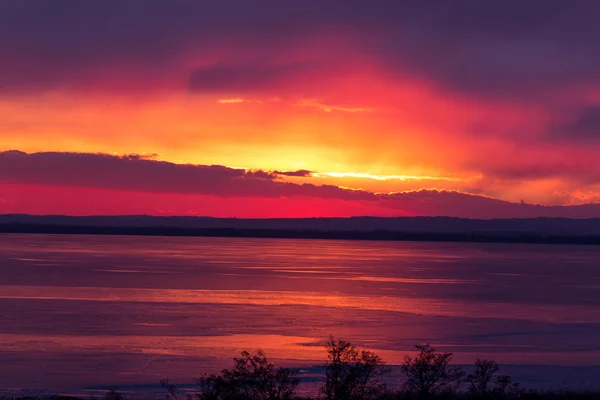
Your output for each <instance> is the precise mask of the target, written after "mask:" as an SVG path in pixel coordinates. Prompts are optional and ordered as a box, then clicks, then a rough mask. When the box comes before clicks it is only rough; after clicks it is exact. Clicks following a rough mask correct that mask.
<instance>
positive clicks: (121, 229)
mask: <svg viewBox="0 0 600 400" xmlns="http://www.w3.org/2000/svg"><path fill="white" fill-rule="evenodd" d="M0 233H3V234H56V235H110V236H113V235H123V236H175V237H222V238H260V239H321V240H364V241H410V242H453V243H507V244H564V245H588V246H599V245H600V235H557V234H540V233H507V232H410V231H391V230H370V231H365V230H344V231H342V230H317V229H269V228H262V229H261V228H193V227H163V226H84V225H58V224H28V223H0Z"/></svg>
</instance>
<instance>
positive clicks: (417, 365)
mask: <svg viewBox="0 0 600 400" xmlns="http://www.w3.org/2000/svg"><path fill="white" fill-rule="evenodd" d="M416 348H417V350H418V351H419V354H418V355H417V356H416V357H414V358H412V357H410V356H406V357H405V358H404V364H403V365H402V367H401V369H402V372H403V373H404V374H405V375H406V377H407V379H406V381H405V382H404V384H403V389H404V391H405V392H406V393H407V394H411V395H418V396H419V397H420V398H429V397H431V396H433V395H436V394H440V393H444V392H454V391H456V390H457V389H458V387H459V386H460V384H461V381H462V379H463V377H464V375H465V373H464V372H463V371H462V370H461V369H460V368H459V367H453V366H451V365H450V361H452V353H437V352H436V351H435V349H434V348H433V347H431V346H430V345H429V344H425V345H416Z"/></svg>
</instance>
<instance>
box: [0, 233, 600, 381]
mask: <svg viewBox="0 0 600 400" xmlns="http://www.w3.org/2000/svg"><path fill="white" fill-rule="evenodd" d="M599 259H600V248H595V247H585V246H543V245H512V244H449V243H409V242H405V243H394V242H356V241H354V242H344V241H315V240H272V239H219V238H156V237H149V238H145V237H116V236H112V237H111V236H54V235H2V236H0V357H2V360H5V362H4V363H2V364H1V366H0V391H2V390H1V389H2V388H7V387H21V388H22V387H35V388H47V389H53V390H62V391H65V390H70V391H73V390H75V391H76V390H81V389H83V388H86V387H90V386H94V385H96V386H97V385H111V384H120V385H127V384H154V383H156V382H157V381H158V379H160V378H161V377H164V376H165V375H170V376H171V377H172V378H174V379H182V380H184V381H185V380H187V381H191V380H192V378H194V377H196V376H198V375H199V374H200V373H202V372H211V371H214V370H217V369H219V368H222V367H224V366H226V365H227V364H228V363H229V361H228V360H229V359H230V358H231V357H232V356H234V355H236V353H237V352H239V351H240V350H243V349H252V348H264V349H265V350H267V352H268V354H269V355H270V356H271V357H273V358H276V359H278V360H279V361H280V363H283V364H285V365H288V366H299V365H304V366H307V365H313V364H318V363H320V362H321V360H322V359H323V357H324V352H323V349H322V347H321V346H320V345H321V344H322V343H323V341H324V340H325V338H327V336H328V335H329V334H334V335H336V336H339V337H343V338H345V339H348V340H352V341H355V342H357V343H359V344H363V345H365V346H368V347H369V348H370V349H372V350H375V351H376V352H377V353H378V354H380V355H382V356H383V357H384V359H386V360H387V361H388V362H390V363H399V362H401V360H402V358H403V356H404V355H405V354H406V353H407V352H408V351H411V346H412V345H413V344H414V343H420V342H431V343H433V344H435V345H437V346H439V347H440V349H443V350H447V351H454V352H456V353H457V354H456V360H457V362H465V363H468V362H471V361H472V360H473V359H474V358H475V357H488V358H494V359H496V360H498V361H499V362H501V363H512V364H524V365H536V364H546V365H550V366H552V365H555V366H558V365H573V366H577V365H580V366H593V365H599V364H600V343H598V341H597V332H599V331H600V291H598V287H600V276H599V275H600V274H598V261H597V260H599ZM539 369H540V368H539V367H535V370H539ZM544 374H545V376H544V377H535V373H533V375H532V376H534V377H535V379H538V380H540V382H541V381H543V379H546V380H552V379H554V378H552V374H548V373H547V371H546V372H544ZM577 374H579V375H581V371H579V370H578V372H577ZM568 382H570V383H571V384H577V382H576V381H568ZM538 383H539V382H538Z"/></svg>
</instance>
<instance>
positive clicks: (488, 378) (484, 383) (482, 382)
mask: <svg viewBox="0 0 600 400" xmlns="http://www.w3.org/2000/svg"><path fill="white" fill-rule="evenodd" d="M498 369H499V367H498V364H497V363H496V362H495V361H493V360H485V359H484V360H480V359H479V358H478V359H477V360H475V371H473V373H471V374H469V375H467V382H468V383H469V389H468V390H469V394H471V395H473V396H479V397H486V396H488V395H489V394H490V392H492V387H491V383H492V379H493V378H494V376H495V375H496V372H498Z"/></svg>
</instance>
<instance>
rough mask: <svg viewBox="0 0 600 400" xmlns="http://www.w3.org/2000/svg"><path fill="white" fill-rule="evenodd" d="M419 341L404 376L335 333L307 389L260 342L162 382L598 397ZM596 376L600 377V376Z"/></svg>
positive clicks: (185, 393) (344, 397)
mask: <svg viewBox="0 0 600 400" xmlns="http://www.w3.org/2000/svg"><path fill="white" fill-rule="evenodd" d="M415 347H416V354H415V355H414V356H409V355H406V356H405V358H404V362H403V364H402V365H401V367H400V368H401V371H402V378H401V379H399V380H398V379H396V380H394V379H390V372H391V369H390V368H389V366H388V365H387V364H386V362H385V361H384V360H383V359H382V358H381V357H380V356H379V355H377V354H375V353H373V352H371V351H369V350H365V349H361V348H358V347H356V346H355V345H353V344H351V343H350V342H347V341H344V340H336V339H334V338H333V336H331V337H330V339H329V341H328V342H327V343H326V344H325V349H326V354H327V357H326V361H325V363H324V364H323V375H322V376H321V382H322V383H321V386H320V387H319V388H318V389H317V390H316V391H315V392H314V393H311V394H310V396H306V395H304V396H302V395H300V394H299V393H298V391H297V388H298V385H299V383H300V380H299V379H298V375H297V373H298V371H296V370H293V369H289V368H281V367H276V366H275V365H274V364H273V363H272V362H271V361H270V360H269V359H268V358H267V356H266V354H265V352H264V351H263V350H260V349H259V350H257V351H255V352H249V351H242V352H241V354H240V356H239V357H236V358H234V359H233V366H232V367H231V368H225V369H223V370H222V371H221V372H219V373H212V374H203V375H201V376H200V377H199V378H198V379H197V381H196V386H194V387H193V388H191V387H189V386H186V387H185V388H181V387H178V386H177V385H176V384H175V383H173V382H172V381H171V380H169V379H168V378H163V379H162V380H160V385H161V387H162V388H163V390H164V395H163V397H164V399H166V400H300V399H304V400H309V399H315V400H433V399H440V400H442V399H444V400H454V399H456V400H459V399H460V400H479V399H486V400H508V399H532V400H533V399H540V400H542V399H556V400H559V399H582V400H583V399H586V400H587V399H600V390H599V391H585V392H583V391H569V390H564V391H536V390H523V389H522V388H521V386H520V384H519V383H518V382H514V381H513V380H512V377H511V376H509V375H504V374H501V373H500V366H499V365H498V364H497V363H496V362H495V361H494V360H489V359H476V360H475V362H474V364H473V365H472V368H470V369H469V370H464V369H463V368H462V367H460V366H457V365H453V364H452V357H453V353H451V352H438V351H436V349H435V348H433V347H432V346H431V345H429V344H421V345H416V346H415ZM595 383H596V384H600V379H599V381H598V382H595ZM595 386H596V385H595ZM598 387H600V386H598ZM102 397H103V400H127V399H128V395H127V394H126V393H124V392H121V391H119V390H118V389H117V388H111V389H109V390H107V391H106V392H105V393H104V395H103V396H102ZM154 398H155V397H154ZM5 399H6V400H8V399H10V400H42V399H43V400H84V399H83V398H81V397H71V396H50V397H12V398H11V397H0V400H5ZM87 399H88V400H91V399H96V397H95V396H90V397H88V398H87Z"/></svg>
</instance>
